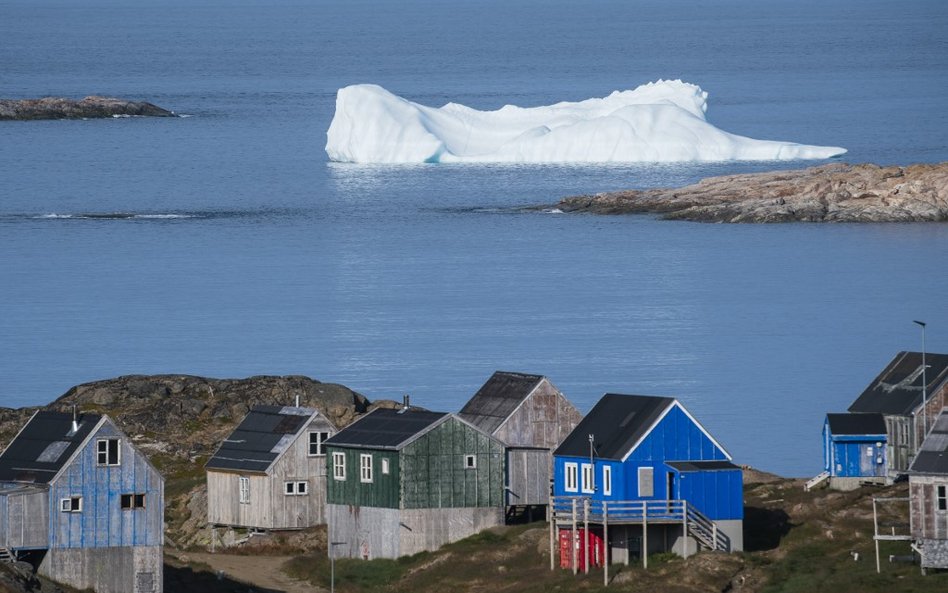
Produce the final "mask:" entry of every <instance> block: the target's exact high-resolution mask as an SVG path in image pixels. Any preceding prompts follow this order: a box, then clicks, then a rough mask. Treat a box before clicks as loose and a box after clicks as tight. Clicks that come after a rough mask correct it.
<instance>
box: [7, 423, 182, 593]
mask: <svg viewBox="0 0 948 593" xmlns="http://www.w3.org/2000/svg"><path fill="white" fill-rule="evenodd" d="M163 537H164V480H163V478H162V477H161V474H159V473H158V470H156V469H155V467H154V466H153V465H151V463H150V462H149V461H148V459H147V458H146V457H145V456H144V455H143V454H142V453H141V452H140V451H139V450H138V449H137V448H136V447H135V446H134V445H133V444H132V441H131V439H129V438H128V437H127V436H126V435H125V434H124V433H122V431H121V430H119V428H118V427H117V426H116V425H115V424H114V423H113V422H112V421H111V420H110V419H109V418H108V416H104V415H99V414H80V415H78V416H74V415H72V414H64V413H59V412H45V411H41V412H37V413H36V414H34V415H33V417H32V418H30V420H29V422H27V424H26V425H25V426H24V427H23V428H22V429H21V430H20V432H19V434H17V436H16V437H15V438H14V439H13V441H11V442H10V444H9V445H8V446H7V448H6V449H5V450H4V451H3V454H2V455H0V549H2V550H3V551H4V552H5V554H7V555H9V556H13V557H16V558H19V559H24V560H28V561H32V562H33V563H34V564H35V565H36V566H37V572H38V573H39V574H42V575H44V576H47V577H49V578H51V579H53V580H55V581H58V582H60V583H63V584H67V585H70V586H72V587H75V588H77V589H94V590H95V591H97V592H98V593H129V592H133V593H160V592H161V591H162V589H163V586H162V542H163Z"/></svg>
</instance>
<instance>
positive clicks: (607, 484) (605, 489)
mask: <svg viewBox="0 0 948 593" xmlns="http://www.w3.org/2000/svg"><path fill="white" fill-rule="evenodd" d="M602 493H603V495H605V496H612V466H611V465H603V466H602Z"/></svg>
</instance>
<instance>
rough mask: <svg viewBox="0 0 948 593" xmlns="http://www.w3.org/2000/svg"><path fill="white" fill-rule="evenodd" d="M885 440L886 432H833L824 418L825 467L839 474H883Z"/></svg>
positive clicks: (846, 475)
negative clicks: (868, 433) (844, 433)
mask: <svg viewBox="0 0 948 593" xmlns="http://www.w3.org/2000/svg"><path fill="white" fill-rule="evenodd" d="M886 442H887V437H886V435H884V434H875V435H834V434H832V433H831V432H830V428H829V421H828V420H825V421H824V422H823V469H824V470H825V471H828V472H829V473H830V475H831V476H834V477H839V478H866V477H884V476H885V475H886V472H887V466H888V459H887V455H886ZM880 444H881V445H882V446H881V447H880V446H879V445H880ZM880 460H881V462H880Z"/></svg>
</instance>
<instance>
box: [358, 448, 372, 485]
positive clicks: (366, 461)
mask: <svg viewBox="0 0 948 593" xmlns="http://www.w3.org/2000/svg"><path fill="white" fill-rule="evenodd" d="M359 481H360V482H366V483H369V482H371V481H372V454H371V453H362V454H360V455H359Z"/></svg>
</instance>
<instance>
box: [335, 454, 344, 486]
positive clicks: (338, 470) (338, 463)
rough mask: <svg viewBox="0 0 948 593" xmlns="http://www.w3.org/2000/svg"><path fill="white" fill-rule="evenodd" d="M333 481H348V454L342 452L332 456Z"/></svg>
mask: <svg viewBox="0 0 948 593" xmlns="http://www.w3.org/2000/svg"><path fill="white" fill-rule="evenodd" d="M332 479H334V480H339V481H340V482H344V481H345V480H346V454H345V453H342V452H340V451H336V452H335V453H333V454H332Z"/></svg>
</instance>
